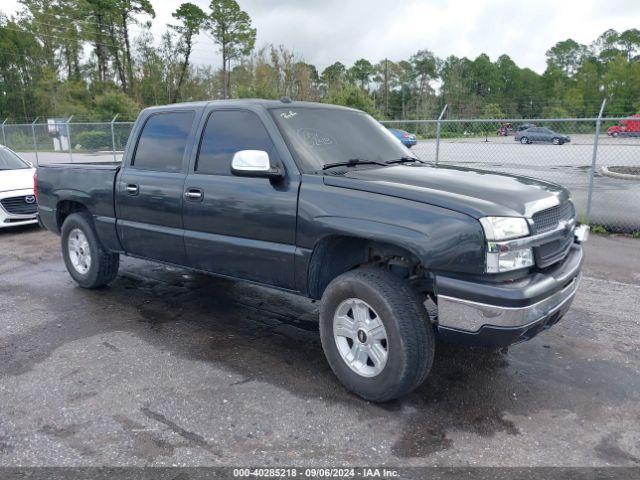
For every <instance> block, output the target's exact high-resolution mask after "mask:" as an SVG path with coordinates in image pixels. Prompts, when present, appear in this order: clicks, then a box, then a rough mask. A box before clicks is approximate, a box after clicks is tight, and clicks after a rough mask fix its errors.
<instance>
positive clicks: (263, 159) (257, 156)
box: [231, 150, 282, 178]
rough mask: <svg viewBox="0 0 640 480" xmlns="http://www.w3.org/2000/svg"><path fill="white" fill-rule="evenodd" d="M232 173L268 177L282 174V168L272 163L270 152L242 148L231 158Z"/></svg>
mask: <svg viewBox="0 0 640 480" xmlns="http://www.w3.org/2000/svg"><path fill="white" fill-rule="evenodd" d="M231 173H233V174H234V175H237V176H239V177H267V178H276V177H281V176H282V169H281V168H280V167H278V166H277V165H272V164H271V160H270V159H269V154H268V153H267V152H265V151H263V150H240V151H239V152H236V153H235V154H234V155H233V159H232V160H231Z"/></svg>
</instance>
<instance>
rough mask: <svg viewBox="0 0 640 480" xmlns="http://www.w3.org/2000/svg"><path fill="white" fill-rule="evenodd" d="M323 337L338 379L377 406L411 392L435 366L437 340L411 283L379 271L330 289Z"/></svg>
mask: <svg viewBox="0 0 640 480" xmlns="http://www.w3.org/2000/svg"><path fill="white" fill-rule="evenodd" d="M320 337H321V340H322V347H323V349H324V352H325V355H326V357H327V360H328V362H329V365H330V366H331V368H332V370H333V371H334V373H335V374H336V376H337V377H338V379H339V380H340V381H341V382H342V383H343V385H344V386H345V387H346V388H347V389H349V390H351V391H352V392H354V393H356V394H357V395H359V396H361V397H362V398H364V399H366V400H371V401H374V402H386V401H389V400H394V399H396V398H398V397H401V396H403V395H406V394H407V393H409V392H411V391H412V390H413V389H415V388H416V387H418V386H419V385H420V384H421V383H422V382H423V381H424V379H425V378H426V376H427V374H428V373H429V371H430V370H431V365H432V363H433V354H434V345H435V338H434V337H435V335H434V332H433V328H432V327H431V325H430V323H429V319H428V317H427V313H426V311H425V309H424V307H423V305H422V304H421V302H420V300H419V299H418V297H417V295H416V294H415V293H414V292H413V290H412V289H411V287H410V286H409V284H408V283H407V282H405V281H404V280H403V279H401V278H398V277H396V276H395V275H393V274H391V273H390V272H388V271H386V270H383V269H379V268H369V267H367V268H360V269H357V270H352V271H350V272H347V273H344V274H342V275H340V276H339V277H337V278H336V279H334V280H333V281H332V282H331V283H330V284H329V286H328V287H327V289H326V290H325V293H324V295H323V297H322V306H321V308H320Z"/></svg>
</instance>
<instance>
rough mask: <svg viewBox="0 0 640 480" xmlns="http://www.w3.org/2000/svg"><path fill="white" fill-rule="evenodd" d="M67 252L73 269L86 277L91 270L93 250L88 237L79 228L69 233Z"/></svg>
mask: <svg viewBox="0 0 640 480" xmlns="http://www.w3.org/2000/svg"><path fill="white" fill-rule="evenodd" d="M67 250H68V252H69V259H70V260H71V265H73V268H74V269H75V270H76V271H77V272H78V273H80V274H81V275H85V274H86V273H87V272H88V271H89V269H90V268H91V248H90V247H89V241H88V240H87V236H86V235H85V234H84V232H83V231H82V230H80V229H79V228H74V229H73V230H71V232H69V238H68V240H67Z"/></svg>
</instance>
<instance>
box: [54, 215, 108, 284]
mask: <svg viewBox="0 0 640 480" xmlns="http://www.w3.org/2000/svg"><path fill="white" fill-rule="evenodd" d="M62 257H63V258H64V263H65V265H66V267H67V271H68V272H69V274H70V275H71V276H72V277H73V279H74V280H75V281H76V282H77V283H78V285H80V286H81V287H84V288H98V287H102V286H104V285H106V284H108V283H109V282H111V281H112V280H113V279H114V278H115V277H116V275H117V274H118V267H119V265H120V256H119V255H118V254H117V253H111V252H109V251H107V250H105V249H104V247H103V246H102V244H100V241H99V240H98V236H97V235H96V232H95V230H94V228H93V222H92V219H91V217H90V216H89V214H86V213H73V214H71V215H69V216H68V217H67V218H66V219H65V221H64V223H63V224H62Z"/></svg>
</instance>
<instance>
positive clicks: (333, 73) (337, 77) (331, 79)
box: [320, 62, 347, 93]
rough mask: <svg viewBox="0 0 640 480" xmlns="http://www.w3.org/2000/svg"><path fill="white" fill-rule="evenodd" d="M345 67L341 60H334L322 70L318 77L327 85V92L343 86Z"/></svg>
mask: <svg viewBox="0 0 640 480" xmlns="http://www.w3.org/2000/svg"><path fill="white" fill-rule="evenodd" d="M346 73H347V68H346V67H345V66H344V64H342V63H341V62H335V63H333V64H331V65H329V66H328V67H327V68H325V69H324V70H323V71H322V75H321V76H320V78H321V79H322V81H323V82H324V83H325V85H326V87H327V93H332V92H334V91H335V90H340V89H341V88H342V87H343V84H344V80H345V75H346Z"/></svg>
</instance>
